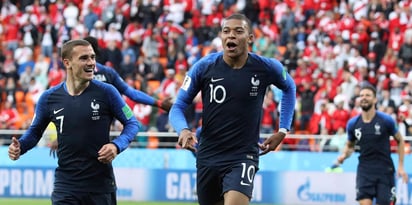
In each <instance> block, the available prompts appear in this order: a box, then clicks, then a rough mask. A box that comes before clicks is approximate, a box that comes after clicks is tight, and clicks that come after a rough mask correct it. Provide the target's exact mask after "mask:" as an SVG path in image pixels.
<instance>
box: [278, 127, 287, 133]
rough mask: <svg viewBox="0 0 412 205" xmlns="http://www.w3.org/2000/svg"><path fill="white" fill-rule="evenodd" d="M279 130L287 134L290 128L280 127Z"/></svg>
mask: <svg viewBox="0 0 412 205" xmlns="http://www.w3.org/2000/svg"><path fill="white" fill-rule="evenodd" d="M278 132H280V133H283V134H285V135H286V134H287V133H288V130H287V129H286V128H280V129H279V131H278Z"/></svg>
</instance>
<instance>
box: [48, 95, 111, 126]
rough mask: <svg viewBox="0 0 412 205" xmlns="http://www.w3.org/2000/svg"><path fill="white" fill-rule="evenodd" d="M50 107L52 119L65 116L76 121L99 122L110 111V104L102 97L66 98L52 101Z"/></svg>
mask: <svg viewBox="0 0 412 205" xmlns="http://www.w3.org/2000/svg"><path fill="white" fill-rule="evenodd" d="M49 105H50V106H49V109H50V110H49V113H51V116H52V118H58V117H59V116H64V117H65V118H70V119H73V120H75V121H80V120H92V121H97V120H100V119H101V118H102V116H105V115H107V112H108V110H109V105H108V102H107V100H106V98H105V97H104V96H102V95H84V96H83V95H81V96H65V97H62V98H61V99H54V100H51V101H50V104H49Z"/></svg>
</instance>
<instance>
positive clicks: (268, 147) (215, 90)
mask: <svg viewBox="0 0 412 205" xmlns="http://www.w3.org/2000/svg"><path fill="white" fill-rule="evenodd" d="M221 30H222V35H221V38H222V43H223V47H224V50H223V52H218V53H212V54H209V55H207V56H205V57H203V58H202V59H201V60H199V61H198V62H197V63H195V64H194V65H193V67H192V68H191V69H190V70H189V72H188V74H187V75H186V77H185V79H184V82H183V83H182V86H181V88H180V90H179V92H178V95H177V98H176V101H175V103H174V105H173V106H172V109H171V110H170V113H169V120H170V122H171V125H172V126H173V128H174V129H175V130H176V131H177V133H178V134H179V139H178V143H179V145H181V146H182V147H183V148H185V149H189V150H195V145H196V143H197V139H196V136H195V133H193V132H192V131H191V130H190V129H189V126H188V124H187V122H186V119H185V115H184V111H185V109H186V107H188V105H189V104H191V103H192V102H193V99H194V97H195V96H196V95H197V93H198V92H199V91H201V93H202V102H203V116H202V130H201V133H200V142H199V148H198V150H197V157H196V161H197V162H196V163H197V193H198V201H199V204H200V205H222V204H224V205H247V204H249V202H250V199H251V197H252V190H253V179H254V176H255V174H256V171H257V170H258V163H259V151H261V153H260V155H264V154H266V153H268V152H269V151H272V150H274V149H275V148H276V147H277V146H278V145H279V144H280V143H281V142H282V140H283V139H284V137H285V136H286V133H287V131H288V130H289V129H290V126H291V122H292V117H293V113H294V107H295V102H296V86H295V83H294V81H293V80H292V78H291V77H290V76H289V74H288V73H287V71H286V70H285V68H284V67H283V65H282V64H281V63H280V62H279V61H277V60H275V59H272V58H266V57H261V56H259V55H256V54H254V53H251V52H249V46H250V44H251V43H252V42H253V38H254V36H253V31H252V27H251V23H250V20H249V19H248V18H247V17H245V16H244V15H242V14H233V15H231V16H229V17H227V18H226V19H224V20H223V22H222V29H221ZM271 84H273V85H275V86H277V87H278V88H279V89H281V90H282V91H283V97H282V101H281V114H280V126H279V127H280V129H279V131H278V132H277V133H275V134H273V135H272V136H270V137H269V138H267V139H266V140H265V141H264V142H263V143H262V144H259V143H258V141H259V127H260V126H259V125H260V118H261V110H262V104H263V98H264V96H265V92H266V90H267V88H268V86H269V85H271Z"/></svg>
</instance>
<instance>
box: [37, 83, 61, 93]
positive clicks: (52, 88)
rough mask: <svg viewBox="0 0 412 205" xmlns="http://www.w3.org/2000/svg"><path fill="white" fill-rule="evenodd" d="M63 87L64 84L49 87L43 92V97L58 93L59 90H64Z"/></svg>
mask: <svg viewBox="0 0 412 205" xmlns="http://www.w3.org/2000/svg"><path fill="white" fill-rule="evenodd" d="M64 86H65V82H61V83H59V84H57V85H55V86H53V87H50V88H49V89H47V90H45V91H44V92H43V94H42V95H43V96H48V95H51V94H53V93H56V92H59V91H60V90H61V91H63V90H64Z"/></svg>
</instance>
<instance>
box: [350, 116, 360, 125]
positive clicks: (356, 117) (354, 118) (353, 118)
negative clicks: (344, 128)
mask: <svg viewBox="0 0 412 205" xmlns="http://www.w3.org/2000/svg"><path fill="white" fill-rule="evenodd" d="M360 118H361V114H358V115H355V116H353V117H352V118H350V119H349V120H348V123H347V124H348V125H349V126H353V125H355V124H356V122H358V121H359V119H360Z"/></svg>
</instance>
